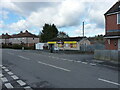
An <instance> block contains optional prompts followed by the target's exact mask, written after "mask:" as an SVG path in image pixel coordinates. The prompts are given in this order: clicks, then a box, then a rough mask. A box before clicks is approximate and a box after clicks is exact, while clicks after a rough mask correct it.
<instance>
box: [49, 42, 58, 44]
mask: <svg viewBox="0 0 120 90" xmlns="http://www.w3.org/2000/svg"><path fill="white" fill-rule="evenodd" d="M47 43H48V44H56V42H47Z"/></svg>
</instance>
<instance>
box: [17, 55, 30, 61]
mask: <svg viewBox="0 0 120 90" xmlns="http://www.w3.org/2000/svg"><path fill="white" fill-rule="evenodd" d="M18 57H20V58H22V59H26V60H30V59H29V58H26V57H23V56H18Z"/></svg>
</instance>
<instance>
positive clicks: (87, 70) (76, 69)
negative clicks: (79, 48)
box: [0, 49, 120, 90]
mask: <svg viewBox="0 0 120 90" xmlns="http://www.w3.org/2000/svg"><path fill="white" fill-rule="evenodd" d="M96 62H99V63H100V61H96V60H93V55H92V54H89V55H88V54H82V55H81V54H62V53H61V54H59V53H49V52H43V51H33V50H12V49H3V50H2V65H0V67H1V69H2V73H1V74H0V76H1V80H2V86H3V89H7V88H21V89H23V90H26V88H27V89H28V88H29V89H31V90H34V89H35V88H120V82H119V76H120V74H119V72H120V71H119V70H117V69H112V68H110V67H106V66H104V65H103V64H98V63H96Z"/></svg>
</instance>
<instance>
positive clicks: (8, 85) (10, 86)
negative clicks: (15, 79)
mask: <svg viewBox="0 0 120 90" xmlns="http://www.w3.org/2000/svg"><path fill="white" fill-rule="evenodd" d="M5 86H6V87H7V88H9V89H10V88H13V86H12V85H11V84H10V83H5Z"/></svg>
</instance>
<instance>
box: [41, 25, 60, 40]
mask: <svg viewBox="0 0 120 90" xmlns="http://www.w3.org/2000/svg"><path fill="white" fill-rule="evenodd" d="M57 35H58V29H57V28H56V26H55V25H54V24H52V25H49V24H45V25H44V26H43V30H42V32H41V41H42V42H47V41H48V40H50V39H53V38H56V37H57Z"/></svg>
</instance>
